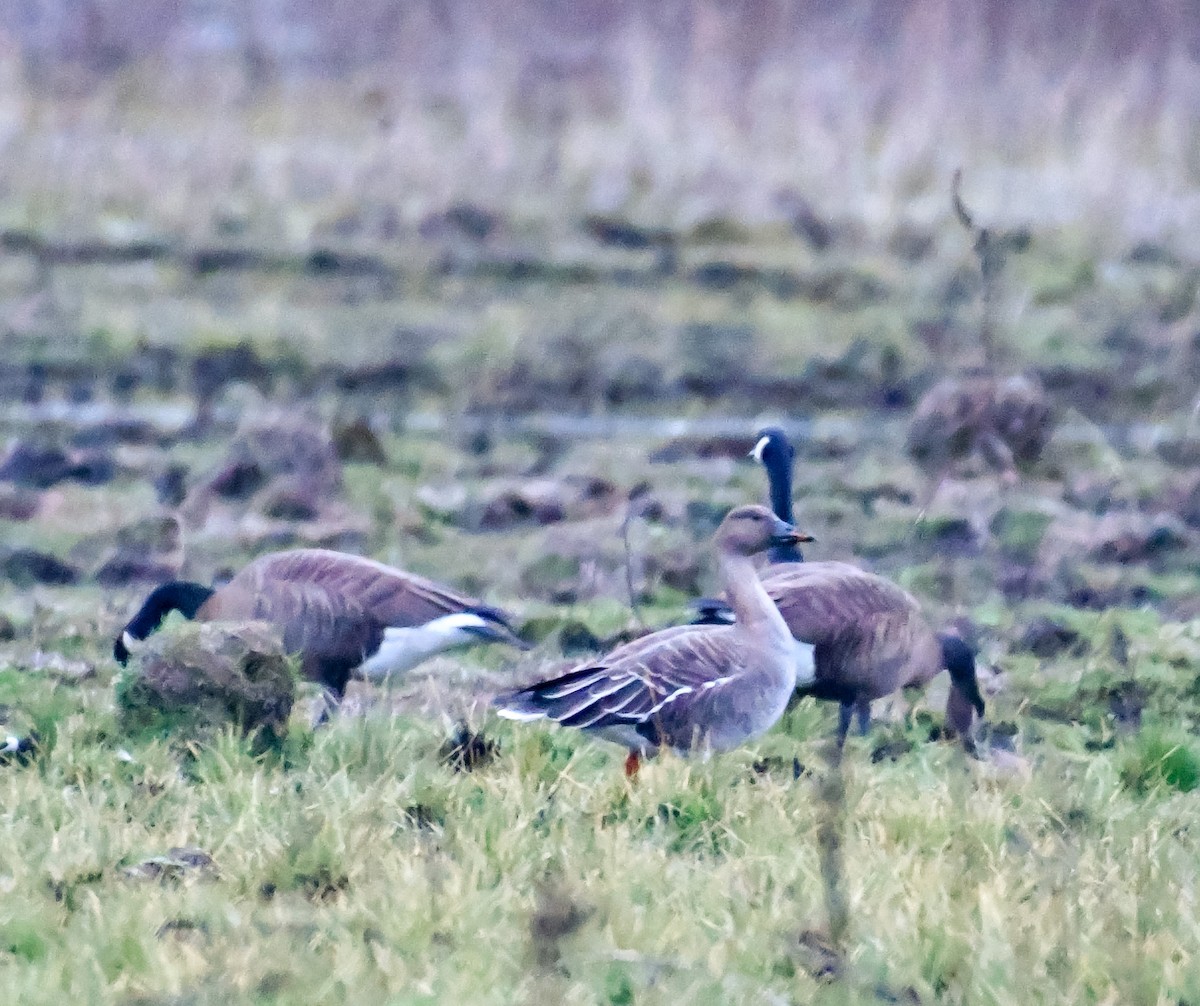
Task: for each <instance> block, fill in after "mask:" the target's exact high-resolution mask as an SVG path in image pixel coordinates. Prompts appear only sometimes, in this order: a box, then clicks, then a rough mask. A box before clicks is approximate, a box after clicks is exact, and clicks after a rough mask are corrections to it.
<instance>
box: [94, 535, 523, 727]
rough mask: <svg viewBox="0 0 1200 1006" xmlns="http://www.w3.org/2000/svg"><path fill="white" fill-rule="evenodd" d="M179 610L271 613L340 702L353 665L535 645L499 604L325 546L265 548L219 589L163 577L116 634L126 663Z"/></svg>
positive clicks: (204, 616)
mask: <svg viewBox="0 0 1200 1006" xmlns="http://www.w3.org/2000/svg"><path fill="white" fill-rule="evenodd" d="M172 611H179V612H180V613H181V614H183V616H184V617H185V618H194V619H199V620H201V621H210V622H211V621H221V620H238V621H242V620H250V619H262V620H264V621H267V622H271V623H272V624H274V625H275V626H277V627H278V628H279V629H280V630H281V631H282V634H283V645H284V648H285V649H286V650H288V652H290V653H295V654H298V655H299V656H300V659H301V668H300V669H301V674H302V675H303V676H304V677H305V678H307V679H308V680H310V681H316V682H319V683H320V684H321V685H323V686H324V687H325V689H326V692H327V694H328V695H329V696H330V698H331V699H332V700H333V702H334V703H336V702H337V701H339V700H340V699H341V697H342V695H343V693H344V692H345V690H346V684H347V682H348V681H349V679H350V676H351V675H352V674H354V673H357V674H358V675H360V676H362V677H365V678H369V679H373V680H379V679H383V678H387V677H389V676H391V675H394V674H399V673H402V672H403V671H407V670H408V669H409V668H411V667H414V666H416V665H417V664H419V663H420V662H421V661H422V660H425V659H426V658H428V657H431V656H433V655H434V654H435V653H440V652H442V651H443V650H449V649H452V648H454V647H459V646H468V645H471V644H473V643H480V642H496V643H508V644H509V645H511V646H517V647H520V648H522V649H527V648H528V644H527V643H525V642H524V641H523V640H522V639H520V638H519V637H518V636H517V635H516V633H515V632H514V631H513V629H512V627H511V625H509V622H508V619H507V617H506V616H505V614H504V613H503V612H501V611H499V610H498V609H496V608H491V607H488V606H486V605H483V604H480V603H478V602H477V601H474V600H472V599H471V598H469V597H466V596H465V595H463V594H460V593H458V592H457V591H454V590H451V589H450V588H449V587H443V586H441V585H440V584H437V583H434V582H432V581H430V580H426V579H423V578H422V577H419V576H414V575H413V574H412V573H406V572H404V571H403V570H399V569H394V568H393V567H391V566H385V565H384V564H383V563H381V562H375V561H374V560H372V559H364V558H362V557H361V556H357V555H350V554H348V553H345V552H333V551H329V550H327V549H320V548H302V549H293V550H291V551H287V552H276V553H274V554H271V555H265V556H263V557H262V558H259V559H256V560H254V562H252V563H250V565H248V566H246V567H245V568H244V569H242V571H241V572H239V573H238V574H237V575H236V576H235V577H234V578H233V579H232V580H230V581H229V582H228V583H227V584H225V585H224V586H223V587H219V588H217V589H215V590H214V589H212V588H209V587H205V586H203V585H201V584H198V583H186V582H182V581H175V582H172V583H167V584H164V585H163V586H161V587H159V588H157V589H156V590H155V591H153V592H152V593H151V594H150V596H149V597H147V598H146V601H145V603H144V604H143V605H142V607H141V610H139V611H138V613H137V614H136V615H134V616H133V618H132V619H131V620H130V622H129V624H128V625H126V626H125V628H124V630H123V631H122V632H121V635H120V636H118V637H117V641H116V643H115V645H114V646H113V656H114V657H115V658H116V660H117V662H118V663H120V664H122V665H124V664H125V662H126V661H127V660H128V659H129V651H130V648H131V644H132V643H133V642H134V641H135V640H140V639H145V638H146V637H147V636H149V635H150V634H151V633H152V632H154V631H155V630H156V629H157V628H158V627H159V626H160V625H161V624H162V621H163V619H164V618H165V617H166V616H167V615H168V614H169V613H170V612H172Z"/></svg>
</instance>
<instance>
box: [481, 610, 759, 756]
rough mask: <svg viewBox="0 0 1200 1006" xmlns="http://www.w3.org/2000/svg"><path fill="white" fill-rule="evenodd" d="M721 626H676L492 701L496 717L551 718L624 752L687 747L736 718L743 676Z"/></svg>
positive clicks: (731, 635) (733, 643) (731, 638)
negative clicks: (721, 720) (719, 719)
mask: <svg viewBox="0 0 1200 1006" xmlns="http://www.w3.org/2000/svg"><path fill="white" fill-rule="evenodd" d="M736 651H737V636H736V630H734V629H733V628H732V627H729V626H687V625H684V626H676V627H674V628H670V629H664V630H661V631H660V632H655V633H651V634H650V635H649V636H644V637H642V638H641V639H636V640H634V641H633V642H631V643H626V644H625V645H624V646H621V647H619V648H618V649H616V650H614V651H613V652H612V653H611V654H609V655H608V657H607V658H605V659H604V660H603V661H599V662H596V663H590V664H585V665H583V666H582V667H577V668H576V669H574V670H572V671H568V672H567V673H566V674H563V675H561V676H560V677H557V678H552V679H550V680H549V681H542V682H539V683H537V684H534V685H530V686H529V687H527V688H522V689H519V690H517V691H514V692H509V693H507V694H504V695H500V696H498V697H497V698H496V700H495V705H496V706H497V708H498V710H499V713H500V715H501V716H505V717H507V718H509V719H520V720H532V719H542V718H545V719H551V720H554V721H555V722H557V723H561V724H562V725H563V726H570V727H577V728H579V729H581V730H589V731H593V732H596V733H600V734H604V735H607V736H609V737H610V738H611V739H613V740H618V741H621V742H622V743H626V744H628V745H629V746H631V747H639V746H641V747H658V746H660V745H664V744H669V745H671V746H673V747H678V748H690V747H691V746H692V744H693V743H694V741H695V740H696V736H697V734H700V735H703V734H705V733H707V732H708V731H707V728H708V726H709V725H710V724H712V723H713V722H715V718H716V716H717V715H718V714H719V715H722V716H725V715H731V714H736V712H737V710H738V707H739V706H740V704H741V703H740V700H739V699H738V698H737V692H738V690H737V689H736V688H731V687H730V686H731V685H734V684H735V683H736V682H737V681H738V680H739V679H741V678H743V677H744V675H745V673H746V672H745V669H744V666H743V664H742V663H741V662H740V661H739V659H738V657H737V652H736Z"/></svg>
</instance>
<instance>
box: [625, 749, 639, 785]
mask: <svg viewBox="0 0 1200 1006" xmlns="http://www.w3.org/2000/svg"><path fill="white" fill-rule="evenodd" d="M641 764H642V756H641V755H639V754H638V753H637V752H636V751H630V752H629V757H628V758H626V759H625V778H626V779H636V778H637V774H638V767H639V766H640V765H641Z"/></svg>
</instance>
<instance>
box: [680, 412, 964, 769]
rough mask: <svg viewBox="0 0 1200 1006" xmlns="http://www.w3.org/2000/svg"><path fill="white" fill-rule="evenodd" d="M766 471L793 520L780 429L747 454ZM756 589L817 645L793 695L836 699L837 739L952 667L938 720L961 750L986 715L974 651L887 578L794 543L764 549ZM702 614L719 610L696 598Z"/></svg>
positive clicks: (786, 450)
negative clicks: (811, 555) (815, 556)
mask: <svg viewBox="0 0 1200 1006" xmlns="http://www.w3.org/2000/svg"><path fill="white" fill-rule="evenodd" d="M750 453H751V455H752V456H753V457H754V459H755V460H756V461H758V462H759V463H760V464H761V465H762V466H763V467H764V468H765V469H766V471H767V482H768V485H769V487H770V496H771V505H772V507H773V508H774V510H775V513H776V514H778V515H779V516H780V517H781V518H783V519H785V520H790V519H791V518H792V468H793V462H794V456H795V452H794V450H793V448H792V445H791V443H790V442H789V440H788V437H787V434H786V433H784V431H783V430H781V429H779V428H778V427H770V428H767V429H764V430H762V431H761V432H760V433H759V438H758V441H757V443H756V444H755V445H754V449H753V450H752V451H751V452H750ZM770 557H771V559H772V565H771V566H770V567H768V569H767V570H766V571H765V572H764V575H763V587H764V589H765V590H766V592H767V594H768V596H769V597H770V598H771V600H773V601H774V602H775V603H776V605H777V606H778V607H779V610H780V613H781V614H782V615H783V618H784V621H785V622H787V624H788V628H789V629H790V630H791V631H792V634H793V635H794V636H795V637H796V638H797V639H798V640H801V641H802V642H805V643H810V644H812V645H813V646H814V647H815V661H816V679H815V681H813V682H812V683H811V684H808V685H802V686H801V687H799V688H798V690H797V695H798V696H799V697H803V696H806V695H811V696H812V697H814V698H817V699H823V700H827V701H834V702H837V703H838V704H839V706H840V709H839V715H838V732H837V743H838V746H839V747H841V746H842V745H844V744H845V740H846V735H847V734H848V732H849V729H850V724H851V722H852V720H853V719H854V718H857V720H858V726H859V730H860V732H861V733H864V734H865V733H866V732H867V730H868V729H869V728H870V724H871V702H872V701H874V700H875V699H880V698H883V697H884V696H886V695H890V694H891V693H892V692H895V691H897V690H898V689H901V688H909V687H916V686H923V685H925V684H927V683H928V682H929V681H930V680H931V679H932V678H933V677H935V676H936V675H937V674H938V673H940V672H941V671H942V670H943V669H945V670H947V671H949V672H950V695H949V698H948V699H947V702H946V721H947V723H948V724H949V726H950V727H951V728H952V729H953V730H954V732H955V733H956V734H957V735H958V737H959V738H960V739H961V741H962V743H963V746H964V747H965V748H966V749H967V750H968V751H973V750H974V742H973V740H972V736H971V725H972V722H973V713H974V714H977V715H978V716H980V717H982V716H983V715H984V709H985V705H984V701H983V696H982V695H981V694H980V692H979V682H978V680H977V678H976V672H975V655H974V653H973V652H972V651H971V649H970V647H969V646H967V644H966V643H965V642H964V641H963V640H962V639H961V638H960V637H958V636H957V635H955V634H953V633H942V634H935V633H934V632H933V630H932V629H931V628H930V627H929V623H928V622H927V621H926V619H925V616H924V614H923V613H922V611H921V607H920V605H919V604H918V603H917V600H916V599H915V598H914V597H913V596H912V595H911V594H909V593H908V591H906V590H904V589H903V588H901V587H899V586H897V585H896V584H895V583H893V582H892V581H891V580H888V579H886V578H884V577H882V576H877V575H876V574H874V573H868V572H866V571H865V570H862V569H859V568H858V567H857V566H853V565H851V564H850V563H845V562H805V561H804V557H803V555H802V554H801V553H800V550H799V549H798V548H795V547H793V548H792V549H790V550H789V549H787V548H786V547H784V548H779V549H775V550H773V552H772V553H770ZM700 610H701V613H702V615H703V616H704V617H708V618H712V617H714V613H717V615H716V617H720V612H719V609H718V607H717V604H716V603H714V602H707V601H706V602H704V603H703V606H702V607H701V609H700Z"/></svg>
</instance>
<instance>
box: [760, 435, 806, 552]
mask: <svg viewBox="0 0 1200 1006" xmlns="http://www.w3.org/2000/svg"><path fill="white" fill-rule="evenodd" d="M763 467H764V468H765V469H766V470H767V484H768V485H769V486H770V488H771V509H772V510H774V511H775V516H777V517H779V518H780V519H781V520H785V521H787V522H788V523H789V524H793V525H794V524H795V523H796V518H795V516H794V515H793V513H792V459H791V458H790V457H780V456H778V455H772V456H771V457H770V458H768V459H766V460H764V461H763ZM767 558H768V559H769V560H770V561H771V562H773V563H774V562H803V561H804V554H803V553H802V552H801V551H800V549H799V548H798V547H797V546H796V545H775V546H772V547H771V548H770V549H768V550H767Z"/></svg>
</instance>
